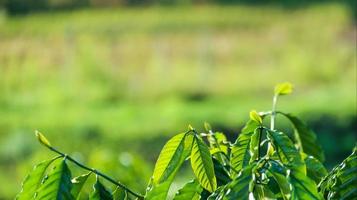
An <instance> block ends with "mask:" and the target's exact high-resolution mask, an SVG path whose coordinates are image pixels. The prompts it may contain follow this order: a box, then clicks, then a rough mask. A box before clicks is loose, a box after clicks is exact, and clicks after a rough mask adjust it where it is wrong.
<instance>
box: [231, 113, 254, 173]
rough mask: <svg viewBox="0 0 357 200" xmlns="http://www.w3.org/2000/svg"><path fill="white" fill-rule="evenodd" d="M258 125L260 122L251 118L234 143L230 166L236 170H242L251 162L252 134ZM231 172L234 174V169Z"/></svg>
mask: <svg viewBox="0 0 357 200" xmlns="http://www.w3.org/2000/svg"><path fill="white" fill-rule="evenodd" d="M258 127H259V124H258V123H257V122H255V121H253V120H249V121H248V122H247V124H246V125H245V127H244V128H243V130H242V132H241V133H240V134H239V136H238V138H237V140H236V141H235V143H234V144H233V146H232V151H231V158H230V166H231V167H232V168H234V169H235V170H236V171H240V170H241V169H243V168H244V167H245V166H247V165H248V164H249V161H250V141H251V136H252V135H253V133H254V131H255V129H257V128H258ZM231 174H232V175H233V176H234V175H235V172H234V171H233V170H232V171H231Z"/></svg>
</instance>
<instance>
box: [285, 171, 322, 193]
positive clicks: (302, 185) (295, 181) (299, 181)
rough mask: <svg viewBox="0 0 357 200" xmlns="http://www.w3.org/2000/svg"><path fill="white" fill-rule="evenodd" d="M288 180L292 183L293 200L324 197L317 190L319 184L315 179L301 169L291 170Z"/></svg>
mask: <svg viewBox="0 0 357 200" xmlns="http://www.w3.org/2000/svg"><path fill="white" fill-rule="evenodd" d="M288 181H289V183H290V184H291V190H292V191H291V200H301V199H317V200H318V199H323V198H322V197H321V196H320V194H319V193H318V192H317V186H316V184H315V182H314V181H313V180H311V179H310V178H309V177H307V176H306V175H305V174H304V173H301V172H299V171H290V173H288Z"/></svg>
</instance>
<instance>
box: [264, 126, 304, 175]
mask: <svg viewBox="0 0 357 200" xmlns="http://www.w3.org/2000/svg"><path fill="white" fill-rule="evenodd" d="M266 130H267V133H268V135H267V136H268V138H269V139H270V140H271V141H272V144H273V147H274V149H275V150H276V151H277V154H278V156H279V158H280V159H281V162H282V163H283V164H284V165H287V166H289V167H290V168H294V169H295V170H299V171H301V172H303V173H306V168H305V164H304V162H303V160H302V158H301V155H300V153H299V151H298V150H297V149H296V148H295V146H294V144H293V142H292V141H291V140H290V139H289V137H288V136H287V135H285V134H284V133H282V132H277V131H273V130H268V129H266Z"/></svg>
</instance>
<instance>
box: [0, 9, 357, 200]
mask: <svg viewBox="0 0 357 200" xmlns="http://www.w3.org/2000/svg"><path fill="white" fill-rule="evenodd" d="M354 31H355V26H353V23H352V20H351V18H350V16H349V14H348V9H347V8H345V7H344V6H342V5H339V4H326V5H317V6H311V7H306V8H302V9H297V10H289V9H282V8H279V7H269V6H261V7H259V6H257V7H244V6H232V7H228V6H220V7H219V6H199V7H175V8H172V7H164V8H163V7H151V8H131V9H128V8H126V9H103V10H100V9H99V10H77V11H72V12H71V11H67V12H57V13H42V14H32V15H29V16H21V17H11V18H10V17H7V16H5V15H2V16H1V17H0V94H1V95H0V170H1V173H0V183H3V184H2V185H3V186H2V187H0V199H11V198H12V197H13V196H14V194H15V193H16V192H18V191H19V189H20V183H21V180H22V179H23V177H24V176H25V174H26V173H27V172H28V171H29V170H30V169H31V166H32V165H33V164H34V163H35V162H38V161H40V160H41V159H43V158H49V156H50V155H53V154H51V153H49V152H47V150H45V149H43V148H42V147H40V145H38V144H37V142H36V140H35V138H34V135H33V131H34V130H36V129H38V130H40V131H42V132H43V133H45V134H46V135H47V136H48V138H49V139H50V140H51V141H52V143H54V144H55V145H56V146H58V147H59V148H60V149H62V150H64V151H66V152H69V153H71V154H72V153H73V154H74V155H75V156H76V157H77V158H78V159H80V160H82V161H83V162H86V163H87V164H89V165H91V166H93V167H96V168H99V169H102V171H104V172H106V173H108V174H110V175H113V176H114V177H117V178H118V179H119V180H122V181H123V182H127V183H128V184H129V185H132V186H133V187H134V188H137V189H139V190H141V191H143V189H144V188H143V187H140V185H141V184H142V183H143V184H145V183H146V181H147V180H148V178H149V176H150V169H151V168H152V163H149V164H148V165H147V164H144V163H146V162H147V161H153V160H155V159H156V157H157V155H158V152H159V150H160V149H161V147H162V145H163V143H164V141H165V140H166V139H167V137H169V136H170V135H173V134H176V133H178V132H180V131H185V130H186V127H187V124H189V123H190V124H192V125H193V126H195V127H197V128H198V129H201V127H202V123H203V122H204V121H208V122H210V123H211V124H212V125H213V127H216V128H217V129H218V130H223V131H229V132H230V133H232V135H231V138H235V137H236V134H237V133H238V131H239V128H240V127H241V126H242V123H243V122H244V120H247V118H248V115H247V113H248V112H249V111H250V110H251V109H257V110H268V109H270V107H271V96H272V88H273V86H274V85H275V84H276V83H278V82H282V81H290V82H292V83H294V85H295V86H296V88H295V93H294V94H293V95H291V96H287V97H283V98H281V99H280V102H279V105H278V107H279V109H282V110H285V111H288V112H294V113H297V114H298V115H299V116H301V117H302V118H303V119H305V120H307V121H308V123H309V124H310V125H311V126H312V127H313V128H314V130H315V131H316V132H317V133H318V134H319V135H318V137H319V140H320V141H321V143H322V145H323V147H324V149H325V150H326V153H327V154H329V155H330V156H327V158H328V160H327V163H326V164H327V166H329V167H331V165H332V164H335V163H337V162H339V161H341V159H342V158H343V156H345V155H346V154H347V153H348V152H349V151H350V149H351V148H352V146H353V145H354V142H355V141H356V132H355V131H356V130H357V129H356V121H357V120H356V47H355V32H354ZM278 120H279V119H278ZM126 152H132V153H133V154H129V153H126ZM139 154H141V156H136V155H139ZM133 166H136V167H133ZM133 179H134V180H135V181H133Z"/></svg>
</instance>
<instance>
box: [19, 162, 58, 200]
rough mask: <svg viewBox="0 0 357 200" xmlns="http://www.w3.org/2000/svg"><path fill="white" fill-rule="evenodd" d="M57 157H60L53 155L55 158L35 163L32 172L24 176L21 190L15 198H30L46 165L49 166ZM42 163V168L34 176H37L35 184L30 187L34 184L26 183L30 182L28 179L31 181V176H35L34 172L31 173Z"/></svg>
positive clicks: (39, 181)
mask: <svg viewBox="0 0 357 200" xmlns="http://www.w3.org/2000/svg"><path fill="white" fill-rule="evenodd" d="M58 158H60V157H59V156H58V157H55V158H53V159H51V160H47V161H44V162H41V163H40V164H38V165H36V166H35V167H34V169H33V170H32V172H31V173H30V174H28V175H27V176H26V178H25V180H24V181H23V185H22V190H21V192H20V193H19V194H18V196H17V197H16V199H17V200H21V199H22V198H25V199H27V198H30V197H29V196H32V197H33V196H34V195H35V192H36V191H37V189H38V188H39V187H40V185H41V181H42V180H43V176H44V175H45V173H46V170H47V168H48V166H50V165H51V164H52V163H53V162H54V161H55V160H56V159H58ZM42 165H44V166H43V168H42V169H40V170H42V171H41V172H40V173H39V174H38V175H37V176H36V177H37V181H35V184H34V185H35V187H31V186H34V185H31V186H29V185H27V184H29V183H30V182H29V181H31V178H36V177H34V175H36V174H33V173H35V172H36V170H39V168H40V167H42ZM25 187H26V188H25ZM27 187H29V188H27ZM26 189H27V190H26ZM28 190H30V191H28ZM23 195H25V196H23Z"/></svg>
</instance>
